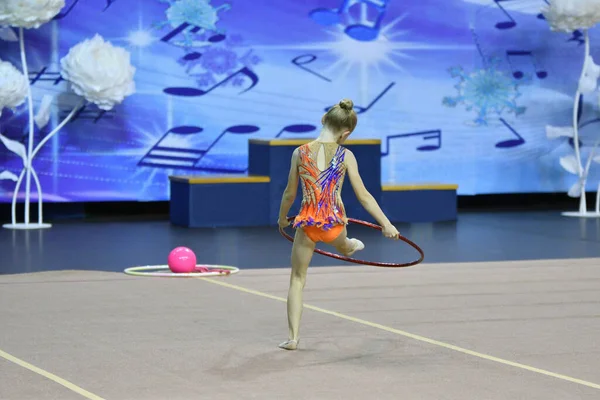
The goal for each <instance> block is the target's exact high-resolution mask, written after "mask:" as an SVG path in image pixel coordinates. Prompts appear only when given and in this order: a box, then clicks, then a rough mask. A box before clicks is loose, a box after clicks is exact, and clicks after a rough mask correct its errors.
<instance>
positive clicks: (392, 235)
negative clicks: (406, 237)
mask: <svg viewBox="0 0 600 400" xmlns="http://www.w3.org/2000/svg"><path fill="white" fill-rule="evenodd" d="M381 233H383V236H385V237H386V238H389V239H394V240H398V235H399V234H400V232H398V229H396V227H395V226H394V225H392V224H386V225H384V226H383V229H382V230H381Z"/></svg>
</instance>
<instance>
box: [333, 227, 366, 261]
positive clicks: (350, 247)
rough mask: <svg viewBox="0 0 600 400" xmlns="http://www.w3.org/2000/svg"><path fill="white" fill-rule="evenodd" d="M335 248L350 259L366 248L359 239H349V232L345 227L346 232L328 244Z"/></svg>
mask: <svg viewBox="0 0 600 400" xmlns="http://www.w3.org/2000/svg"><path fill="white" fill-rule="evenodd" d="M327 244H329V245H331V246H333V247H335V249H336V250H337V251H338V252H339V253H340V254H343V255H345V256H346V257H350V256H351V255H352V254H354V253H355V252H357V251H359V250H362V249H364V248H365V245H364V243H363V242H361V241H360V240H358V239H349V238H348V231H347V230H346V227H345V226H344V230H343V231H342V232H341V233H340V234H339V235H338V237H336V238H335V239H334V240H332V241H331V242H329V243H327Z"/></svg>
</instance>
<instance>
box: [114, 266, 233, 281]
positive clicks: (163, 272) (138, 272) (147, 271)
mask: <svg viewBox="0 0 600 400" xmlns="http://www.w3.org/2000/svg"><path fill="white" fill-rule="evenodd" d="M196 267H197V268H198V267H206V268H208V269H209V270H211V269H217V270H219V269H220V270H225V271H209V272H182V273H175V272H172V271H171V270H170V269H169V266H168V265H166V264H165V265H146V266H143V267H131V268H127V269H125V271H123V272H125V273H126V274H127V275H134V276H153V277H162V278H206V277H210V276H225V275H233V274H237V273H238V272H240V269H239V268H236V267H230V266H227V265H209V264H205V265H197V266H196Z"/></svg>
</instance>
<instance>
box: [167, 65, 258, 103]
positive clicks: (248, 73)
mask: <svg viewBox="0 0 600 400" xmlns="http://www.w3.org/2000/svg"><path fill="white" fill-rule="evenodd" d="M237 75H243V76H245V77H247V78H250V80H251V81H252V84H251V85H250V87H248V88H246V89H245V90H242V91H241V92H239V93H238V94H242V93H245V92H247V91H248V90H250V89H252V88H253V87H254V86H256V84H257V83H258V75H256V74H255V73H254V72H252V70H250V69H249V68H248V67H242V68H241V69H239V70H238V71H237V72H234V73H233V74H231V75H229V76H228V77H227V78H225V79H223V80H222V81H221V82H218V83H216V84H215V85H213V86H212V87H211V88H209V89H206V90H203V89H197V88H190V87H170V88H166V89H163V92H165V93H166V94H170V95H173V96H183V97H198V96H204V95H205V94H208V93H210V92H212V91H213V90H214V89H216V88H218V87H219V86H221V85H223V84H225V83H226V82H227V81H229V80H230V79H233V78H235V77H236V76H237Z"/></svg>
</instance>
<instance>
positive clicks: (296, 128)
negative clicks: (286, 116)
mask: <svg viewBox="0 0 600 400" xmlns="http://www.w3.org/2000/svg"><path fill="white" fill-rule="evenodd" d="M316 129H317V127H316V126H314V125H304V124H299V125H288V126H286V127H285V128H283V129H282V130H280V131H279V133H278V134H277V136H275V139H277V138H278V137H280V136H281V135H283V134H284V133H285V132H289V133H292V134H294V135H301V134H303V133H308V132H312V131H314V130H316Z"/></svg>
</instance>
